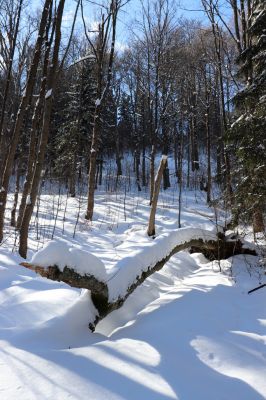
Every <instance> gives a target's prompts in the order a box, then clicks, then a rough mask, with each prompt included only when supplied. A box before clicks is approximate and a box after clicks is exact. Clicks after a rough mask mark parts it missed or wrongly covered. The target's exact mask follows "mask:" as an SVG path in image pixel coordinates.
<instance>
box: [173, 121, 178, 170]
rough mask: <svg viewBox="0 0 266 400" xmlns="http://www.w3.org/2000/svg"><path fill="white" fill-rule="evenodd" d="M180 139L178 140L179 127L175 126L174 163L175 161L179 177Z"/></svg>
mask: <svg viewBox="0 0 266 400" xmlns="http://www.w3.org/2000/svg"><path fill="white" fill-rule="evenodd" d="M177 160H178V141H177V129H176V127H175V132H174V163H175V176H176V177H178V161H177Z"/></svg>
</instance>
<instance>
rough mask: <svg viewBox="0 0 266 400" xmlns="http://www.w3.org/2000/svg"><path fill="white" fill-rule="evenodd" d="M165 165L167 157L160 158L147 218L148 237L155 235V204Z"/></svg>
mask: <svg viewBox="0 0 266 400" xmlns="http://www.w3.org/2000/svg"><path fill="white" fill-rule="evenodd" d="M166 163H167V156H162V159H161V162H160V165H159V169H158V172H157V175H156V178H155V183H154V192H153V197H152V203H151V212H150V218H149V225H148V230H147V233H148V236H154V235H155V214H156V208H157V203H158V198H159V192H160V185H161V180H162V176H163V171H164V168H165V166H166Z"/></svg>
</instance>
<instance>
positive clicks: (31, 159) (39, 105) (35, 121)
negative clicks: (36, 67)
mask: <svg viewBox="0 0 266 400" xmlns="http://www.w3.org/2000/svg"><path fill="white" fill-rule="evenodd" d="M51 17H52V16H51V10H50V15H49V22H48V24H47V27H46V48H45V55H44V64H43V73H42V76H43V79H42V82H41V87H40V93H39V98H38V100H37V102H36V104H35V109H34V112H33V117H32V126H31V133H30V145H29V154H28V162H27V173H26V179H25V182H24V186H23V193H22V197H21V202H20V206H19V213H18V220H17V229H20V226H21V222H22V219H23V215H24V211H25V207H26V201H27V197H28V194H29V191H30V187H31V183H32V179H33V174H34V163H36V158H37V154H36V142H37V132H38V130H39V128H40V127H39V125H40V121H41V117H42V112H43V104H44V99H45V89H46V83H47V78H46V77H47V71H48V64H49V54H50V49H51V43H50V41H49V40H48V39H49V38H48V34H49V28H50V23H51Z"/></svg>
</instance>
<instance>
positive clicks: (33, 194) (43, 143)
mask: <svg viewBox="0 0 266 400" xmlns="http://www.w3.org/2000/svg"><path fill="white" fill-rule="evenodd" d="M64 5H65V0H60V1H59V4H58V7H57V13H56V18H55V42H54V49H53V57H52V60H51V64H50V67H49V72H48V78H47V92H46V96H45V103H44V112H43V123H42V131H41V138H40V144H39V152H38V156H37V162H36V165H35V168H34V176H33V180H32V184H31V191H30V197H29V201H28V202H27V204H26V208H25V211H24V215H23V220H22V222H21V228H20V243H19V254H20V255H21V257H23V258H26V256H27V249H28V231H29V224H30V220H31V216H32V213H33V209H34V206H35V203H36V198H37V195H38V189H39V183H40V178H41V172H42V167H43V162H44V157H45V151H46V147H47V142H48V137H49V131H50V120H51V112H52V105H53V91H54V88H55V84H56V75H57V66H58V53H59V47H60V42H61V22H62V16H63V11H64Z"/></svg>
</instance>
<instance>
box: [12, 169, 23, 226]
mask: <svg viewBox="0 0 266 400" xmlns="http://www.w3.org/2000/svg"><path fill="white" fill-rule="evenodd" d="M20 177H21V170H20V165H19V162H18V165H17V174H16V188H15V194H14V203H13V207H12V210H11V222H10V225H11V226H16V211H17V204H18V194H19V182H20Z"/></svg>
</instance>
